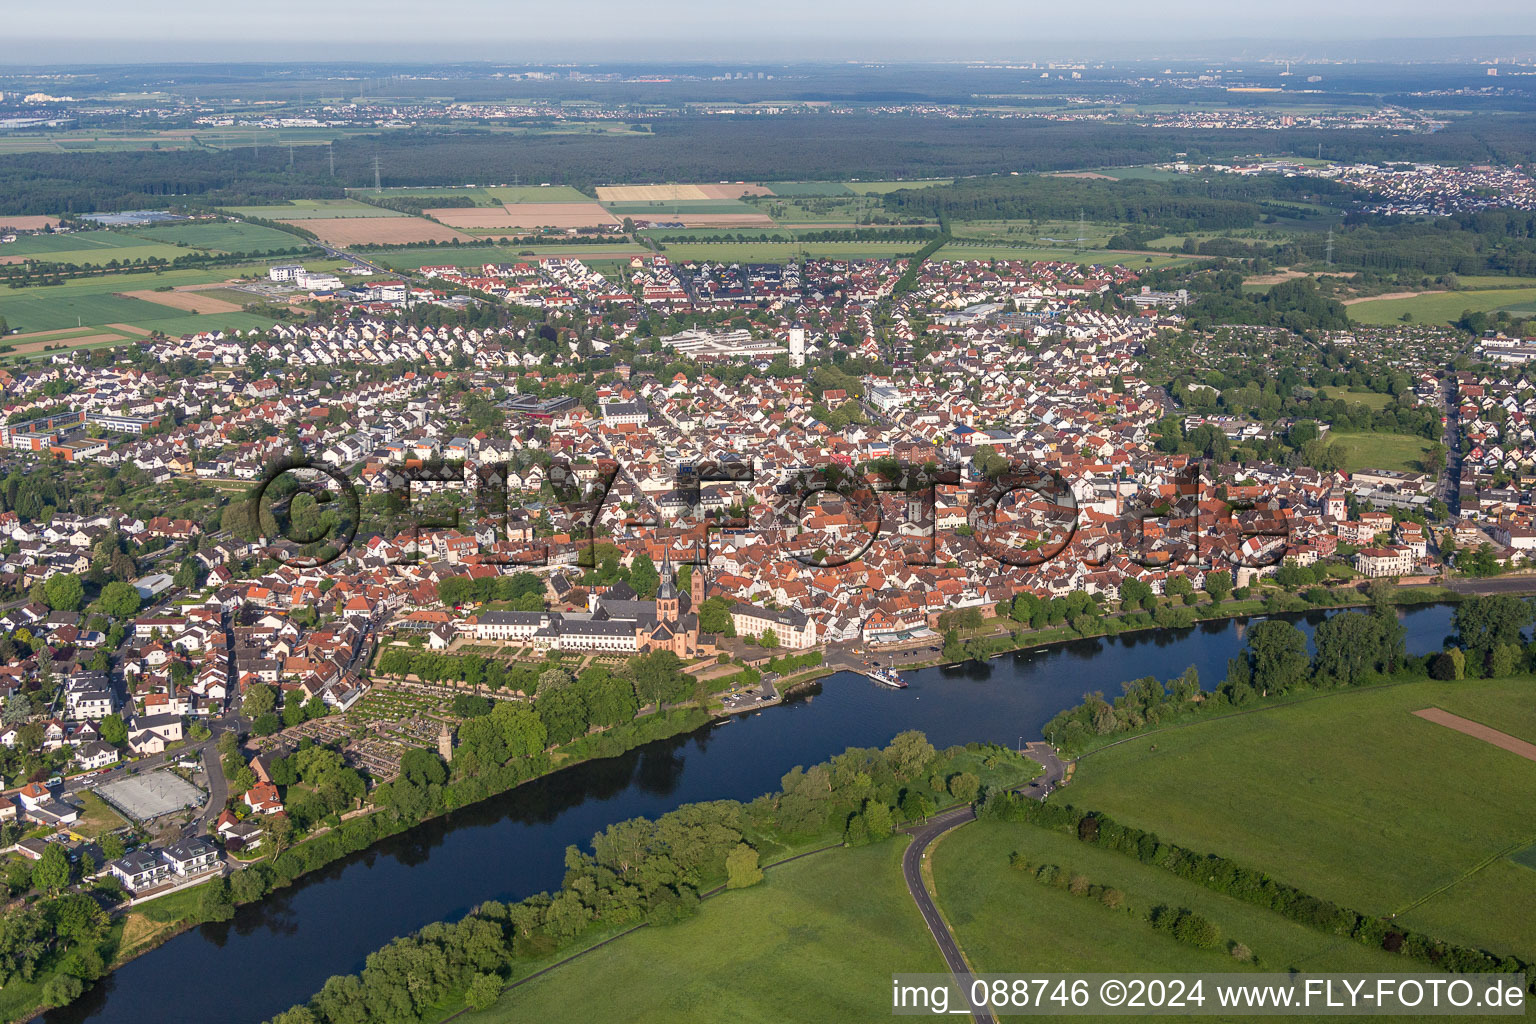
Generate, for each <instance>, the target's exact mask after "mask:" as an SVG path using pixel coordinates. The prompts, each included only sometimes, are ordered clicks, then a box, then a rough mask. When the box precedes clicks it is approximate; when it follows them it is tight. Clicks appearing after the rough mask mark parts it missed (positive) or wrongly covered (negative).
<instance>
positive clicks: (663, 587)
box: [656, 550, 678, 624]
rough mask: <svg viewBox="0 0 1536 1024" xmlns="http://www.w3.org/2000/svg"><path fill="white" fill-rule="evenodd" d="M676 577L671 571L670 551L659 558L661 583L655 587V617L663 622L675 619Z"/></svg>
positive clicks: (674, 620)
mask: <svg viewBox="0 0 1536 1024" xmlns="http://www.w3.org/2000/svg"><path fill="white" fill-rule="evenodd" d="M677 615H678V611H677V579H676V576H675V575H674V574H673V572H672V552H671V551H670V550H669V551H668V552H667V553H666V554H665V555H664V556H663V557H662V560H661V583H660V585H659V586H657V588H656V618H657V619H659V620H661V621H662V622H665V623H668V624H670V623H675V622H676V621H677Z"/></svg>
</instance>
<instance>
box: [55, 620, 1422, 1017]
mask: <svg viewBox="0 0 1536 1024" xmlns="http://www.w3.org/2000/svg"><path fill="white" fill-rule="evenodd" d="M1324 617H1325V613H1322V612H1316V613H1310V614H1307V615H1304V616H1287V618H1291V619H1292V620H1293V621H1295V622H1296V623H1297V625H1299V626H1300V627H1301V628H1302V629H1303V630H1305V631H1306V632H1307V634H1308V636H1309V637H1310V635H1311V632H1312V629H1313V627H1314V626H1315V625H1316V624H1317V623H1319V622H1321V621H1323V619H1324ZM1401 618H1402V620H1403V623H1404V625H1405V627H1406V629H1407V642H1408V650H1409V652H1410V653H1413V654H1423V653H1425V652H1426V651H1430V650H1435V649H1438V648H1439V647H1440V646H1441V644H1442V642H1443V640H1444V638H1445V636H1446V635H1447V634H1448V633H1449V632H1450V631H1451V627H1450V619H1451V608H1450V606H1445V605H1436V606H1428V607H1421V608H1416V609H1412V610H1407V611H1405V612H1403V613H1401ZM1246 625H1247V623H1245V622H1240V621H1232V620H1224V621H1218V622H1209V623H1203V624H1201V625H1198V626H1195V627H1193V628H1191V629H1182V630H1158V631H1148V632H1144V633H1136V634H1128V635H1124V636H1120V637H1115V638H1106V639H1100V640H1080V641H1075V642H1073V643H1069V644H1064V645H1061V646H1058V647H1054V648H1050V649H1047V650H1041V651H1027V652H1018V653H1016V654H1009V655H1003V656H1001V657H998V658H994V659H993V660H991V661H989V662H987V663H984V664H979V663H974V662H973V663H969V664H965V665H958V666H945V667H939V668H930V669H922V670H918V671H914V672H907V673H905V676H906V678H908V680H909V681H910V684H911V685H910V686H909V688H908V689H906V690H899V691H898V690H890V689H887V688H884V687H881V686H878V685H877V684H875V683H873V682H870V681H869V680H867V679H865V678H863V677H862V676H856V675H852V674H848V673H839V674H837V675H833V676H829V677H828V678H826V679H824V680H822V684H821V686H820V687H819V688H818V690H817V691H816V692H814V693H812V694H810V695H807V696H805V697H803V698H800V699H795V700H791V701H788V702H786V703H785V704H783V705H780V706H778V707H773V708H768V709H765V710H763V711H760V712H756V713H753V714H750V715H743V716H739V717H737V718H735V719H732V720H729V721H726V722H723V723H720V724H716V725H712V726H707V727H705V728H703V729H701V730H699V731H697V732H694V733H691V734H689V735H686V736H678V737H674V738H672V739H670V740H662V741H658V742H655V743H651V744H648V745H646V746H644V747H641V748H639V749H637V750H634V751H631V752H630V753H628V754H626V755H624V756H622V757H617V758H611V759H608V760H604V761H595V762H589V763H587V764H582V765H577V766H574V767H572V768H568V769H565V770H563V771H560V772H557V773H555V774H554V775H551V776H548V777H546V778H543V779H539V780H536V781H534V782H530V783H528V784H526V785H523V786H520V787H519V788H517V789H515V790H512V791H511V792H508V793H504V794H502V795H500V796H497V797H493V798H491V799H489V800H486V801H483V802H482V803H479V804H476V805H474V806H473V807H467V808H464V809H462V810H459V811H455V812H453V813H452V814H449V815H446V816H444V817H441V818H437V819H434V820H433V821H430V822H427V823H425V824H423V825H420V826H418V827H416V828H414V829H411V830H410V831H409V832H406V833H403V834H402V835H399V836H396V837H393V838H391V839H388V840H385V841H384V842H382V843H380V844H378V845H376V846H374V847H373V848H371V849H369V850H367V851H364V852H362V853H358V854H354V855H352V856H350V857H347V858H345V859H343V860H341V861H337V862H336V863H334V864H332V865H330V866H329V867H327V868H324V869H322V870H320V871H317V872H314V873H313V874H310V875H306V876H305V877H303V878H301V879H300V880H299V881H298V882H297V883H295V884H294V885H292V886H289V887H288V888H286V889H283V890H281V891H279V892H277V893H275V894H274V895H272V896H270V897H268V898H267V899H265V900H262V901H261V902H259V903H255V904H251V905H248V906H245V907H241V908H240V909H239V911H238V912H237V913H236V915H235V918H234V920H232V921H228V922H224V923H221V924H206V925H202V926H200V927H198V928H196V929H193V930H191V931H188V932H185V933H183V934H181V935H179V936H177V937H176V938H174V939H171V940H170V941H169V942H167V943H165V944H164V945H162V946H161V947H159V948H158V949H155V950H153V951H151V952H149V953H146V954H145V955H144V956H141V957H139V958H138V959H137V960H134V961H132V962H130V963H128V964H126V965H124V966H123V967H122V968H121V969H119V970H118V971H116V972H114V973H113V974H111V975H110V976H108V977H107V978H106V979H104V980H103V981H102V982H101V983H99V984H98V985H97V986H96V987H95V988H94V989H92V991H90V992H88V993H87V994H86V995H85V996H84V997H83V998H81V999H80V1000H79V1001H77V1002H76V1003H74V1004H72V1005H70V1006H68V1007H65V1008H63V1009H61V1010H56V1011H53V1012H51V1013H49V1014H48V1015H47V1016H46V1018H45V1020H47V1021H48V1022H50V1024H83V1022H85V1021H91V1022H96V1024H144V1022H146V1021H155V1022H156V1024H206V1022H207V1021H208V1020H221V1021H226V1022H229V1024H256V1022H259V1021H262V1020H264V1019H266V1018H268V1017H270V1016H272V1015H273V1014H275V1013H278V1012H280V1011H282V1010H285V1009H287V1008H288V1007H289V1006H291V1005H293V1004H294V1003H296V1002H301V1001H303V1000H305V999H308V998H309V996H310V995H312V994H313V993H314V992H316V991H317V990H318V989H319V988H320V987H321V986H322V985H324V984H325V981H326V979H327V978H328V977H330V976H331V975H333V974H345V973H351V972H355V971H357V970H360V969H361V968H362V966H363V959H364V957H365V956H366V955H367V954H368V953H370V952H372V951H373V950H375V949H377V948H379V947H380V946H382V945H384V944H385V943H386V942H388V941H389V940H390V939H391V938H392V937H394V936H397V935H403V934H405V933H408V932H411V931H414V930H415V929H417V928H419V927H421V926H422V925H425V924H427V923H429V922H431V921H437V920H442V919H445V918H456V917H459V916H462V915H463V914H465V913H467V912H468V911H469V910H470V908H471V907H473V906H474V905H475V904H477V903H480V902H481V901H483V900H488V899H496V900H505V901H515V900H519V899H522V898H524V897H526V896H528V895H530V894H532V893H536V892H539V891H542V890H549V889H553V888H555V887H557V886H558V885H559V884H560V880H561V877H562V876H563V874H564V864H563V859H564V853H565V848H566V847H567V846H569V845H571V844H579V845H585V844H586V843H587V841H588V840H589V839H591V837H592V835H593V834H594V833H596V832H599V831H601V830H602V829H603V828H604V827H605V826H607V825H608V824H610V823H612V822H615V821H622V820H625V819H627V818H632V817H636V816H646V817H655V816H657V815H660V814H664V813H665V812H667V811H668V810H671V809H672V808H674V807H676V806H677V805H679V804H683V803H689V802H693V801H699V800H716V799H727V798H728V799H740V800H747V799H751V798H752V797H755V796H757V795H758V794H760V793H764V792H768V791H770V790H774V789H776V788H778V782H779V779H780V778H781V777H782V776H783V774H784V773H785V772H786V771H787V770H788V769H790V768H792V767H793V766H795V765H797V764H799V765H810V764H814V763H816V762H818V761H822V760H825V759H826V758H827V757H829V756H831V755H833V754H836V753H838V752H840V751H842V750H843V749H844V748H846V747H849V746H883V745H884V744H885V743H886V742H888V741H889V740H890V739H891V737H892V736H894V735H895V734H896V733H898V732H900V731H902V730H903V729H921V730H923V731H924V732H925V733H927V734H928V738H929V739H930V740H932V741H933V743H934V744H935V745H936V746H939V747H944V746H948V745H951V744H955V743H965V742H968V741H970V740H983V741H987V740H990V741H994V742H997V743H1002V744H1006V745H1009V746H1015V745H1017V744H1018V743H1019V741H1020V739H1021V738H1022V739H1024V740H1029V739H1036V738H1039V736H1040V730H1041V727H1042V726H1043V725H1044V724H1045V722H1047V721H1048V720H1049V719H1050V718H1051V717H1052V716H1054V715H1055V714H1056V712H1057V711H1059V710H1061V709H1062V708H1064V707H1067V706H1070V705H1072V704H1075V703H1077V702H1078V701H1079V700H1081V699H1082V696H1083V694H1084V693H1086V692H1089V691H1092V690H1102V691H1103V692H1104V694H1105V696H1106V697H1110V698H1113V697H1114V696H1116V695H1118V694H1119V693H1120V692H1121V691H1120V684H1121V682H1123V681H1125V680H1128V679H1132V678H1137V677H1140V676H1146V675H1155V676H1158V677H1159V678H1164V679H1166V678H1169V677H1172V676H1175V675H1178V674H1179V673H1181V672H1183V671H1184V670H1185V668H1187V667H1188V666H1190V665H1194V666H1195V667H1196V668H1197V669H1198V670H1199V673H1200V680H1201V682H1202V684H1203V685H1205V686H1206V687H1210V686H1212V685H1214V684H1215V683H1217V682H1219V681H1220V680H1221V679H1222V677H1223V676H1224V675H1225V674H1226V665H1227V659H1228V658H1230V657H1231V656H1232V655H1233V654H1235V653H1236V652H1237V650H1238V648H1239V647H1240V646H1241V640H1240V634H1241V633H1242V631H1243V630H1244V629H1245V628H1246Z"/></svg>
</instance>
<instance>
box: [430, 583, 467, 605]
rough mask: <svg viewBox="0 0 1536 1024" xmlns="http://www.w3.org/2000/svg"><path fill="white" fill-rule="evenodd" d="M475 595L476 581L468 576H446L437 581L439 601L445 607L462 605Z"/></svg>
mask: <svg viewBox="0 0 1536 1024" xmlns="http://www.w3.org/2000/svg"><path fill="white" fill-rule="evenodd" d="M474 595H475V581H474V580H472V579H470V578H469V577H468V576H445V577H444V578H442V579H440V580H438V581H437V599H438V600H439V601H441V602H442V603H443V604H445V605H455V606H457V605H461V604H466V603H467V602H469V601H470V600H471V599H472V598H473V597H474Z"/></svg>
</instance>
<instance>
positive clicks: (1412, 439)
mask: <svg viewBox="0 0 1536 1024" xmlns="http://www.w3.org/2000/svg"><path fill="white" fill-rule="evenodd" d="M1325 440H1326V441H1327V442H1328V443H1329V444H1338V445H1340V446H1342V447H1343V449H1344V468H1345V469H1347V470H1348V471H1350V472H1351V473H1353V472H1354V471H1355V470H1357V469H1395V470H1399V471H1401V472H1406V473H1420V472H1423V471H1424V469H1423V465H1422V463H1423V460H1424V456H1425V454H1426V453H1427V452H1428V451H1429V446H1430V445H1431V444H1432V443H1433V442H1431V441H1430V440H1429V439H1428V438H1423V437H1416V436H1414V435H1412V434H1369V433H1365V434H1345V433H1339V432H1337V431H1329V432H1328V434H1327V436H1326V438H1325Z"/></svg>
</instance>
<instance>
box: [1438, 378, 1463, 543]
mask: <svg viewBox="0 0 1536 1024" xmlns="http://www.w3.org/2000/svg"><path fill="white" fill-rule="evenodd" d="M1441 387H1442V389H1443V390H1442V392H1441V396H1440V397H1441V411H1442V412H1443V414H1444V415H1445V434H1444V435H1443V436H1442V438H1441V440H1442V442H1443V443H1444V444H1445V447H1446V454H1445V468H1444V469H1442V470H1441V471H1440V485H1439V488H1438V490H1437V491H1436V493H1437V494H1438V495H1439V497H1440V500H1441V501H1443V502H1445V507H1446V508H1448V509H1450V510H1451V515H1453V516H1454V515H1458V514H1460V512H1461V406H1460V398H1459V397H1458V395H1457V389H1456V377H1455V375H1454V374H1447V375H1446V378H1445V380H1444V381H1443V382H1442V383H1441Z"/></svg>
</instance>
